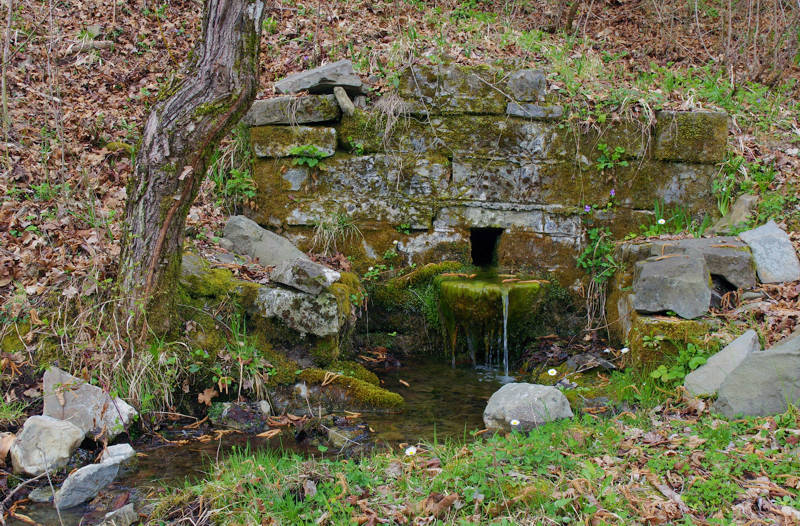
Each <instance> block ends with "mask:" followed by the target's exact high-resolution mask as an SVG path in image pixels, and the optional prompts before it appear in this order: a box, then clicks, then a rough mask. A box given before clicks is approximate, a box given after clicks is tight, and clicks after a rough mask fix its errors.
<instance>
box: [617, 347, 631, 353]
mask: <svg viewBox="0 0 800 526" xmlns="http://www.w3.org/2000/svg"><path fill="white" fill-rule="evenodd" d="M628 351H630V349H628V348H627V347H623V348H622V349H620V350H619V352H621V353H622V354H628Z"/></svg>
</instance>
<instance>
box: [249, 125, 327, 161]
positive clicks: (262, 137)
mask: <svg viewBox="0 0 800 526" xmlns="http://www.w3.org/2000/svg"><path fill="white" fill-rule="evenodd" d="M250 143H251V144H252V145H253V153H255V154H256V156H258V157H290V156H292V155H296V154H295V153H294V152H295V151H297V150H296V148H302V147H304V146H307V147H309V148H312V150H311V151H312V152H313V153H314V155H315V156H318V157H320V158H324V157H330V156H331V155H333V154H334V153H336V130H335V129H334V128H327V127H320V126H258V127H255V128H251V129H250Z"/></svg>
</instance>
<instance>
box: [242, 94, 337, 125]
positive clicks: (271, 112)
mask: <svg viewBox="0 0 800 526" xmlns="http://www.w3.org/2000/svg"><path fill="white" fill-rule="evenodd" d="M341 113H342V112H341V110H340V109H339V105H338V104H337V103H336V98H335V97H334V96H333V95H308V96H304V97H292V96H285V97H275V98H271V99H259V100H257V101H254V102H253V105H252V106H250V110H248V112H247V114H246V115H245V116H244V118H243V119H242V121H243V122H244V123H245V124H247V125H248V126H265V125H267V124H292V125H295V124H308V123H314V122H327V121H333V120H336V119H338V118H339V116H340V115H341Z"/></svg>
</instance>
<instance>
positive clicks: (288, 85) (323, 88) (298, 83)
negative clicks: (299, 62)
mask: <svg viewBox="0 0 800 526" xmlns="http://www.w3.org/2000/svg"><path fill="white" fill-rule="evenodd" d="M336 86H341V87H342V88H344V89H345V90H346V91H347V93H348V94H349V95H350V96H352V97H354V96H357V95H363V94H365V93H366V92H365V90H364V84H363V83H362V82H361V79H360V78H359V77H358V75H356V74H355V71H353V63H352V62H350V61H349V60H339V61H337V62H332V63H330V64H325V65H324V66H319V67H317V68H314V69H309V70H306V71H301V72H300V73H295V74H294V75H289V76H288V77H285V78H283V79H281V80H279V81H278V82H276V83H275V86H274V87H275V91H276V92H278V93H298V92H300V91H308V92H309V93H314V94H316V93H333V88H334V87H336Z"/></svg>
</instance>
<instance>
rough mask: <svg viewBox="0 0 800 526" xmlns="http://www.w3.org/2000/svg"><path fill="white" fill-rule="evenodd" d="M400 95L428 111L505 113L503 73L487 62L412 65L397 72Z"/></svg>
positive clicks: (444, 112)
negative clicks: (398, 73)
mask: <svg viewBox="0 0 800 526" xmlns="http://www.w3.org/2000/svg"><path fill="white" fill-rule="evenodd" d="M399 81H400V84H399V92H400V96H401V97H403V98H405V99H407V100H409V101H411V102H414V103H417V106H418V109H419V110H420V111H424V112H427V113H430V114H459V113H466V114H487V113H490V114H504V113H505V111H506V102H507V99H506V97H505V95H504V94H503V92H502V89H499V88H498V86H500V85H504V80H503V74H502V72H501V71H499V70H495V69H492V68H489V67H486V66H462V65H458V64H441V65H432V66H429V65H415V66H411V67H410V68H407V69H406V70H405V71H404V72H403V73H402V74H401V75H400V79H399Z"/></svg>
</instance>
